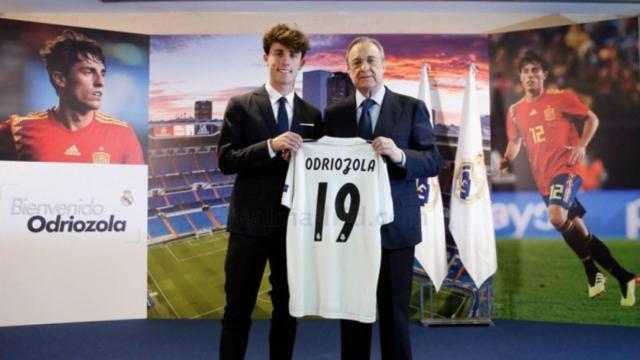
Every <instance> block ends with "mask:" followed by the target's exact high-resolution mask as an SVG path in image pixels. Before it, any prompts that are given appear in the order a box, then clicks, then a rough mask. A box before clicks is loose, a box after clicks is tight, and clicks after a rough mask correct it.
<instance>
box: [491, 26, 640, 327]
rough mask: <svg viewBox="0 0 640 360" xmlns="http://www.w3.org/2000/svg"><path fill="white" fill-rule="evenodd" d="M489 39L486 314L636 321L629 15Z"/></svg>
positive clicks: (636, 190)
mask: <svg viewBox="0 0 640 360" xmlns="http://www.w3.org/2000/svg"><path fill="white" fill-rule="evenodd" d="M490 43H491V47H490V53H491V55H490V59H491V94H492V99H491V102H492V106H491V147H492V154H491V158H492V167H491V179H492V185H493V189H494V197H493V201H494V205H493V210H494V211H493V212H494V221H495V228H496V238H497V239H498V252H499V253H500V254H501V255H502V256H501V257H499V265H498V268H499V269H501V272H498V276H497V277H496V307H495V308H496V309H497V314H496V316H497V317H498V318H507V319H526V320H536V321H539V320H544V321H562V322H567V321H568V322H579V323H602V324H624V325H632V326H637V317H635V315H634V313H633V311H635V310H631V312H630V311H627V310H630V309H628V308H633V307H636V308H637V307H638V306H639V305H638V303H637V302H638V301H637V300H636V298H637V296H638V291H639V290H638V288H639V286H640V277H639V276H638V275H637V274H639V273H640V267H639V264H640V241H638V240H640V215H639V214H640V212H639V211H638V209H639V208H640V202H638V200H637V199H638V198H639V196H640V185H639V183H638V181H637V176H636V175H635V167H636V166H635V164H637V160H636V151H635V149H636V148H637V141H638V139H639V138H640V124H638V122H637V117H638V111H639V109H640V93H639V92H638V88H639V87H640V76H639V69H640V66H639V60H638V55H639V52H638V19H637V18H628V19H622V20H613V21H603V22H595V23H588V24H574V25H570V26H561V27H553V28H545V29H539V30H527V31H518V32H510V33H504V34H499V35H493V36H491V41H490ZM538 239H553V240H556V241H535V240H538ZM620 240H631V241H620ZM501 250H502V251H501ZM500 273H502V274H503V276H500ZM507 274H509V275H507ZM514 274H515V276H514ZM550 308H553V309H554V311H548V309H550Z"/></svg>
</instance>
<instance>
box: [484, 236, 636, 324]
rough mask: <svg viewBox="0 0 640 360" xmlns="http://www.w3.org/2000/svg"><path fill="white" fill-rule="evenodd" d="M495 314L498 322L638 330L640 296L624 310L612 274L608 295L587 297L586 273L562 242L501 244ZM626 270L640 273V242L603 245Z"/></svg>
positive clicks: (513, 241) (495, 287) (532, 241)
mask: <svg viewBox="0 0 640 360" xmlns="http://www.w3.org/2000/svg"><path fill="white" fill-rule="evenodd" d="M497 243H498V247H497V248H498V272H497V274H496V275H495V277H494V292H493V293H494V313H495V317H496V318H498V319H513V320H533V321H556V322H571V323H583V324H611V325H629V326H640V290H638V289H637V290H636V297H638V303H636V305H635V306H633V307H621V306H620V288H619V286H618V282H617V281H616V280H615V278H614V277H613V276H611V275H609V274H608V273H605V274H606V276H607V280H608V281H607V292H606V293H605V294H604V295H601V296H599V297H597V298H595V299H589V297H588V296H587V280H586V275H585V273H584V270H583V269H584V268H583V266H582V264H581V263H580V261H579V260H578V258H577V257H576V256H575V255H574V254H573V252H572V251H571V250H570V249H569V247H568V246H567V245H566V244H565V243H564V241H561V240H498V242H497ZM605 244H606V245H607V247H608V248H609V250H610V251H611V253H612V254H613V256H614V257H615V258H616V259H617V260H618V261H619V262H620V264H621V265H622V266H624V267H625V268H626V269H627V270H629V271H631V272H634V273H640V241H626V240H616V241H605Z"/></svg>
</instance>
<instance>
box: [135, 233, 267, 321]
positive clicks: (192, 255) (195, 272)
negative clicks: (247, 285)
mask: <svg viewBox="0 0 640 360" xmlns="http://www.w3.org/2000/svg"><path fill="white" fill-rule="evenodd" d="M227 242H228V234H227V233H226V232H223V231H220V232H216V233H214V234H213V236H210V235H206V236H200V237H199V238H197V239H196V238H193V237H191V238H186V239H182V240H175V241H170V242H168V243H165V244H160V245H153V246H150V247H149V250H148V259H149V260H148V261H149V264H148V273H147V282H148V287H149V294H150V295H151V298H152V299H153V302H154V304H155V306H154V307H153V308H151V309H149V310H148V316H149V317H150V318H164V319H171V318H178V319H219V318H221V317H222V314H223V311H224V304H225V297H224V258H225V255H226V253H227ZM267 277H268V271H265V275H264V278H263V281H262V285H261V286H260V293H259V296H258V301H257V303H256V309H255V311H254V313H253V316H254V317H255V318H264V317H268V314H271V302H270V299H269V295H268V294H267V291H268V290H269V286H268V284H269V282H268V280H267Z"/></svg>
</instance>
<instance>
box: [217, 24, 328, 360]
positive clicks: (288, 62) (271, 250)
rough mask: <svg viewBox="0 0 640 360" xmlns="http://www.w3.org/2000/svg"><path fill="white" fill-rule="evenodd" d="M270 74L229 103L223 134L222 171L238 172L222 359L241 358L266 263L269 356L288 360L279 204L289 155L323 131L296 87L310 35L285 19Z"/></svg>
mask: <svg viewBox="0 0 640 360" xmlns="http://www.w3.org/2000/svg"><path fill="white" fill-rule="evenodd" d="M263 47H264V55H263V59H264V62H265V64H266V66H267V67H268V69H269V78H268V81H267V83H266V84H265V85H264V86H261V87H260V88H259V89H257V90H255V91H253V92H250V93H247V94H244V95H240V96H236V97H234V98H232V99H231V100H229V103H228V105H227V109H226V111H225V115H224V125H223V127H222V131H221V134H220V143H219V147H218V158H219V166H220V170H222V172H223V173H225V174H237V177H236V181H235V184H234V187H233V193H232V195H231V205H230V210H229V211H230V212H229V223H228V225H227V230H228V231H229V232H230V236H229V247H228V250H227V257H226V260H225V275H226V281H225V286H224V288H225V293H226V297H227V305H226V306H225V309H224V317H223V319H222V333H221V336H220V359H242V358H244V354H245V352H246V349H247V341H248V337H249V328H250V326H251V312H252V311H253V308H254V306H255V303H256V297H257V294H258V289H259V287H260V282H261V280H262V276H263V272H264V269H265V265H266V262H267V260H268V261H269V267H270V269H271V275H270V276H269V281H270V282H271V286H272V290H271V292H270V295H271V302H272V304H273V313H272V319H271V330H270V334H269V353H270V354H269V355H270V358H271V359H290V358H291V357H292V354H293V344H294V340H295V333H296V320H295V318H293V317H291V316H290V314H289V310H288V306H289V288H288V284H287V269H286V252H285V249H286V247H285V231H286V225H287V215H288V212H287V210H288V209H287V208H285V207H283V206H282V205H281V204H280V201H281V197H282V187H283V185H284V179H285V176H286V172H287V166H288V158H289V156H290V154H291V152H295V151H296V150H298V149H299V148H300V147H301V146H302V139H303V138H317V137H319V136H320V135H321V131H322V129H321V126H322V122H321V121H322V120H321V114H320V112H319V111H318V110H317V109H315V108H314V107H312V106H311V105H309V104H307V103H306V102H304V101H303V100H302V99H300V98H299V97H298V96H297V95H296V94H295V93H294V91H293V88H294V85H295V80H296V75H297V74H298V71H299V70H300V68H302V66H303V65H304V55H305V53H306V52H307V50H309V40H308V39H307V37H306V36H305V35H304V34H303V33H302V32H301V31H300V30H297V29H294V28H291V27H289V26H287V25H285V24H278V25H275V26H274V27H272V28H271V29H269V30H268V31H267V32H266V33H265V35H264V38H263Z"/></svg>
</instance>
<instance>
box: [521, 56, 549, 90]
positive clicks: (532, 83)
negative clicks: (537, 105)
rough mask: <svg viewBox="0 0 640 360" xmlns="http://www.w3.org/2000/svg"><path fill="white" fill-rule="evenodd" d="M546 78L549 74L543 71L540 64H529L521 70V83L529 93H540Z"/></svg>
mask: <svg viewBox="0 0 640 360" xmlns="http://www.w3.org/2000/svg"><path fill="white" fill-rule="evenodd" d="M546 78H547V73H546V72H544V71H543V70H542V66H541V65H540V64H539V63H527V64H525V65H524V66H523V67H522V69H521V70H520V81H521V82H522V86H524V90H525V91H526V92H528V93H534V94H538V93H540V92H541V91H542V88H543V87H544V80H545V79H546Z"/></svg>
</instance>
